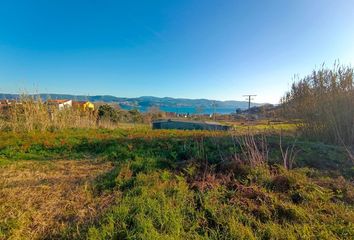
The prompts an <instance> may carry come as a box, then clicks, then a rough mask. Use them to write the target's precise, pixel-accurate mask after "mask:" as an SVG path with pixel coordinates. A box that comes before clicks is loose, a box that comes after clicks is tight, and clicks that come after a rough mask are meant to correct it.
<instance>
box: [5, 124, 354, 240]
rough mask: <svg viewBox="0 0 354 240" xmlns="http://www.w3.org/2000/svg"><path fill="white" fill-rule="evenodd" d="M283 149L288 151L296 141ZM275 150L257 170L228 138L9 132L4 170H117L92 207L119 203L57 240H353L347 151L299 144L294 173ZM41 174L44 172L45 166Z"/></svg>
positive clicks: (91, 193)
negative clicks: (64, 166) (94, 162)
mask: <svg viewBox="0 0 354 240" xmlns="http://www.w3.org/2000/svg"><path fill="white" fill-rule="evenodd" d="M255 139H256V141H257V142H259V141H261V137H260V136H256V137H255ZM282 142H283V143H282V146H283V147H284V148H285V147H287V146H291V145H292V144H293V142H294V139H293V138H292V137H290V136H288V137H283V140H282ZM266 145H267V146H268V150H269V154H268V162H267V163H264V164H262V165H257V166H253V167H251V166H250V165H248V164H247V163H245V162H244V163H242V162H235V161H232V158H233V156H235V154H236V155H238V156H241V157H242V151H241V149H242V147H241V146H240V145H239V143H238V142H237V141H235V139H234V138H233V137H231V136H230V135H229V133H223V132H207V131H166V130H159V131H152V130H150V129H147V128H145V127H139V128H131V129H117V130H103V129H98V130H92V129H90V130H83V129H82V130H78V129H72V130H65V131H61V132H52V133H50V132H45V133H32V134H27V135H21V134H13V133H1V134H0V168H3V169H6V168H9V167H11V166H12V165H14V166H15V165H16V163H17V162H23V160H31V161H33V160H35V162H38V163H41V162H43V163H44V164H47V163H48V162H53V163H55V162H56V160H59V159H70V160H71V161H77V162H78V163H80V161H82V159H99V160H100V161H101V162H102V161H103V162H111V163H112V164H113V167H112V168H111V169H110V170H109V171H106V172H104V173H102V174H100V175H98V176H97V177H96V178H95V179H94V180H93V181H91V182H90V186H89V187H87V189H86V187H85V189H86V190H85V191H88V194H87V197H88V198H90V199H96V198H98V199H101V197H102V196H110V198H113V199H114V201H112V200H111V201H110V204H109V206H106V207H105V208H104V211H101V212H100V214H99V215H97V216H96V217H95V218H93V219H91V218H90V219H87V220H86V221H84V222H83V223H80V225H77V223H76V222H75V221H72V224H71V225H70V221H69V226H68V227H66V228H65V229H62V230H60V232H59V233H56V235H55V237H56V238H62V239H64V238H79V239H87V238H88V239H353V238H354V225H353V222H354V186H353V184H352V182H351V180H352V179H353V178H354V171H353V163H351V162H350V161H349V160H348V159H347V156H346V154H345V151H344V149H342V148H341V147H338V146H331V145H325V144H322V143H316V142H309V141H306V140H305V139H301V140H297V142H296V151H297V155H296V156H297V157H296V162H295V169H293V170H285V169H284V168H283V167H280V165H281V164H282V158H281V154H280V150H279V136H277V135H273V134H272V135H267V142H266ZM279 164H280V165H279ZM53 166H54V165H53ZM75 166H76V167H78V166H80V164H78V165H77V164H76V165H75ZM18 167H19V166H18ZM17 170H20V169H17ZM33 171H36V172H40V171H41V168H40V167H39V165H38V164H35V165H34V167H33ZM0 197H1V196H0ZM1 207H2V205H1V204H0V209H1ZM0 212H1V211H0ZM4 213H5V212H4V211H3V214H4ZM0 217H2V218H3V219H4V218H6V216H0ZM18 222H20V221H18ZM5 226H7V227H8V226H11V225H9V224H8V223H6V224H5V223H3V222H1V221H0V238H1V237H3V238H10V237H14V236H12V235H11V231H9V230H6V231H3V230H1V229H4V227H5ZM16 227H19V226H15V225H14V226H13V228H16ZM1 231H2V232H1ZM78 232H79V234H78ZM1 234H2V235H1ZM28 238H30V236H29V237H28ZM39 238H44V235H43V236H40V237H39Z"/></svg>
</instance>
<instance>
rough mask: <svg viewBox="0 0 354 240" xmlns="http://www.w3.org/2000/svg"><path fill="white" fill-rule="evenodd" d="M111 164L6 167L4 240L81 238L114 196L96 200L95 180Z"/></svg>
mask: <svg viewBox="0 0 354 240" xmlns="http://www.w3.org/2000/svg"><path fill="white" fill-rule="evenodd" d="M111 168H112V166H111V164H110V163H102V162H101V163H100V162H95V161H91V160H82V161H64V160H61V161H45V162H43V161H42V162H39V161H18V162H16V163H9V164H8V165H5V166H2V167H0V239H43V238H47V239H48V238H58V237H59V235H61V236H63V235H67V237H68V238H80V229H82V228H83V227H85V224H88V223H90V222H93V221H94V220H95V219H96V218H97V217H98V216H99V215H100V214H101V213H102V212H103V211H104V210H105V209H106V208H107V207H108V206H110V204H111V203H113V199H114V196H112V195H108V194H103V195H101V196H95V195H94V194H93V193H92V191H91V186H92V180H93V179H94V178H95V177H96V176H98V175H99V174H102V173H104V172H107V171H109V170H110V169H111Z"/></svg>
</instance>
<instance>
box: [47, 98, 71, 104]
mask: <svg viewBox="0 0 354 240" xmlns="http://www.w3.org/2000/svg"><path fill="white" fill-rule="evenodd" d="M68 101H70V100H67V99H50V100H47V103H57V104H61V103H66V102H68Z"/></svg>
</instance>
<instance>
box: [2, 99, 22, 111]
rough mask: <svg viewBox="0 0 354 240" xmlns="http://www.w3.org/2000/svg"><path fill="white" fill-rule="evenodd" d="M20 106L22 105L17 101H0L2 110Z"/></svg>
mask: <svg viewBox="0 0 354 240" xmlns="http://www.w3.org/2000/svg"><path fill="white" fill-rule="evenodd" d="M19 104H22V103H21V102H19V101H17V100H8V99H2V100H0V109H4V108H6V109H8V108H9V107H11V106H14V105H19Z"/></svg>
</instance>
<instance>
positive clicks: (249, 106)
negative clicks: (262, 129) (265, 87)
mask: <svg viewBox="0 0 354 240" xmlns="http://www.w3.org/2000/svg"><path fill="white" fill-rule="evenodd" d="M243 96H244V97H247V100H248V112H249V111H250V108H251V100H253V98H252V97H255V96H257V95H243Z"/></svg>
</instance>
